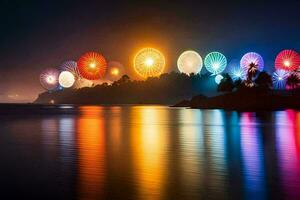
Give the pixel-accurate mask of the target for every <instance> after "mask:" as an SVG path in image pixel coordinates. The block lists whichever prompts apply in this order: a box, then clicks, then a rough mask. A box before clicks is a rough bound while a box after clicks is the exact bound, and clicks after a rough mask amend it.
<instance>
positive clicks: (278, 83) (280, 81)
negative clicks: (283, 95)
mask: <svg viewBox="0 0 300 200" xmlns="http://www.w3.org/2000/svg"><path fill="white" fill-rule="evenodd" d="M289 75H290V73H289V72H287V71H285V70H282V69H278V70H276V71H275V72H274V73H273V76H272V81H273V86H274V88H275V89H285V88H286V79H287V78H288V77H289Z"/></svg>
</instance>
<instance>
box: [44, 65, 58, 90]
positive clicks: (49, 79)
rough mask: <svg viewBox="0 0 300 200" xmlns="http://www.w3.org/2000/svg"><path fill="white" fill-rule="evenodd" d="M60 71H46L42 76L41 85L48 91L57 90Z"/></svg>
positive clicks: (49, 69) (52, 69)
mask: <svg viewBox="0 0 300 200" xmlns="http://www.w3.org/2000/svg"><path fill="white" fill-rule="evenodd" d="M58 76H59V71H58V70H57V69H54V68H48V69H45V70H44V71H43V72H42V73H41V74H40V83H41V85H42V87H43V88H45V89H46V90H55V89H57V88H58V86H59V84H58Z"/></svg>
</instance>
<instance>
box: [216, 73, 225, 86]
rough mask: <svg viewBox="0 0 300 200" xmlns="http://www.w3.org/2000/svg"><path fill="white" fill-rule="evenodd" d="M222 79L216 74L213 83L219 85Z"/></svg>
mask: <svg viewBox="0 0 300 200" xmlns="http://www.w3.org/2000/svg"><path fill="white" fill-rule="evenodd" d="M223 78H224V77H223V76H222V75H220V74H218V75H217V76H216V77H215V82H216V84H218V85H219V84H220V83H221V81H222V79H223Z"/></svg>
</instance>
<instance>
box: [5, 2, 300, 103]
mask: <svg viewBox="0 0 300 200" xmlns="http://www.w3.org/2000/svg"><path fill="white" fill-rule="evenodd" d="M299 9H300V1H299V0H294V1H292V0H285V1H278V2H276V1H257V2H255V1H239V2H238V3H237V2H235V1H224V2H220V1H197V3H196V1H195V2H192V1H157V2H156V1H142V0H141V1H109V0H107V1H88V0H86V1H55V0H51V1H50V0H49V1H42V0H40V1H30V0H26V1H24V0H22V1H13V0H5V1H3V0H2V1H1V3H0V16H1V18H0V25H1V26H0V29H1V30H0V52H1V54H0V74H1V79H0V81H1V85H0V102H8V101H10V102H13V101H15V102H20V101H27V102H28V101H33V100H34V99H35V98H36V97H37V95H38V93H40V92H42V91H43V89H42V88H41V86H40V84H39V73H40V72H41V71H42V70H43V69H44V68H48V67H57V66H59V65H60V64H61V63H62V62H63V61H65V60H77V59H78V57H79V56H80V55H81V54H82V53H84V52H86V51H98V52H100V53H102V54H103V55H104V56H105V57H106V58H107V60H109V61H112V60H115V61H120V62H121V63H123V64H124V65H125V67H126V71H127V74H128V75H129V76H130V77H131V78H133V79H134V78H137V76H136V75H135V74H134V72H133V69H132V58H133V56H134V54H135V53H136V51H137V50H138V49H140V48H142V47H147V46H151V47H154V48H158V49H159V50H160V51H162V52H163V53H164V55H165V56H166V59H167V71H172V70H176V71H177V67H176V60H177V57H178V56H179V54H180V52H182V51H184V50H187V49H194V50H196V51H198V52H199V53H200V55H201V56H202V57H204V56H205V55H206V54H207V53H208V52H210V51H220V52H222V53H223V54H225V55H226V56H227V58H228V60H229V61H231V60H239V59H240V58H241V57H242V55H243V54H244V53H247V52H248V51H255V52H258V53H260V54H261V55H262V56H263V57H264V59H265V62H266V65H267V66H266V67H267V70H270V69H271V68H272V67H273V60H274V58H275V56H276V54H277V53H278V52H279V51H280V50H282V49H285V48H288V49H295V50H297V51H300V19H299V18H300V15H299Z"/></svg>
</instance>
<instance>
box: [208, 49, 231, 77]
mask: <svg viewBox="0 0 300 200" xmlns="http://www.w3.org/2000/svg"><path fill="white" fill-rule="evenodd" d="M204 65H205V68H206V69H207V71H209V72H210V73H212V74H213V75H216V74H219V73H221V72H223V71H224V70H225V68H226V66H227V59H226V57H225V56H224V55H223V54H221V53H219V52H211V53H209V54H208V55H207V56H206V57H205V59H204Z"/></svg>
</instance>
